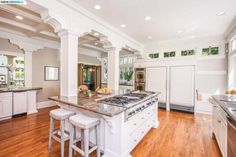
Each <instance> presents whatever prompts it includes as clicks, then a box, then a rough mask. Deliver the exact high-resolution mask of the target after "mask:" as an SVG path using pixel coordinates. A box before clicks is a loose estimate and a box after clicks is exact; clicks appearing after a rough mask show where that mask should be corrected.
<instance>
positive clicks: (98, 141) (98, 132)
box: [95, 124, 100, 157]
mask: <svg viewBox="0 0 236 157" xmlns="http://www.w3.org/2000/svg"><path fill="white" fill-rule="evenodd" d="M95 127H96V142H97V157H100V130H99V124H98V125H96V126H95Z"/></svg>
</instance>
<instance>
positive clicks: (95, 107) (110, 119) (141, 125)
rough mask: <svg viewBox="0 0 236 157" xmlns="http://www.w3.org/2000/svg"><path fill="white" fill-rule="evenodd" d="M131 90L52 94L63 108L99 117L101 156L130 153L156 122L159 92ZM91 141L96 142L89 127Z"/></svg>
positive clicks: (52, 98)
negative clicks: (73, 95) (63, 95)
mask: <svg viewBox="0 0 236 157" xmlns="http://www.w3.org/2000/svg"><path fill="white" fill-rule="evenodd" d="M159 94H160V93H154V92H140V91H133V92H131V93H126V94H123V95H115V96H114V95H112V96H104V95H96V94H95V95H93V96H92V97H91V98H88V97H85V96H83V95H79V96H78V97H61V96H58V97H51V98H49V99H50V100H53V101H56V102H57V103H58V105H59V106H60V107H62V108H65V109H69V110H72V111H75V112H77V113H79V114H86V115H87V116H91V117H96V118H99V119H100V120H101V126H100V133H101V135H100V137H101V149H102V151H103V157H131V155H130V152H131V151H132V149H133V148H134V147H135V146H136V145H137V144H138V143H139V141H140V140H141V139H142V138H143V137H144V136H145V134H147V132H148V131H149V130H150V129H151V128H157V127H158V125H159V122H158V117H157V112H158V111H157V110H158V98H157V97H158V95H159ZM91 134H92V136H90V142H91V143H95V132H94V130H92V131H91Z"/></svg>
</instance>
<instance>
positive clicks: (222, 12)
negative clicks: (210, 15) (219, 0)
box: [216, 11, 225, 16]
mask: <svg viewBox="0 0 236 157" xmlns="http://www.w3.org/2000/svg"><path fill="white" fill-rule="evenodd" d="M224 14H225V11H221V12H218V13H217V14H216V15H217V16H221V15H224Z"/></svg>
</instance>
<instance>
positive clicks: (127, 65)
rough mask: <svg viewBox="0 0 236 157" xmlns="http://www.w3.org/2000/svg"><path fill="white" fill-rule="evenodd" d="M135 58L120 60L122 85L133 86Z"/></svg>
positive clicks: (122, 58)
mask: <svg viewBox="0 0 236 157" xmlns="http://www.w3.org/2000/svg"><path fill="white" fill-rule="evenodd" d="M133 74H134V57H132V56H131V57H121V58H120V84H128V85H133Z"/></svg>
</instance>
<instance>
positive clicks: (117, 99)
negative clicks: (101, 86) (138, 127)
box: [98, 91, 158, 121]
mask: <svg viewBox="0 0 236 157" xmlns="http://www.w3.org/2000/svg"><path fill="white" fill-rule="evenodd" d="M157 101H158V97H157V95H156V94H155V92H146V91H132V92H130V93H127V94H124V95H120V96H114V97H109V98H105V99H101V100H99V101H98V102H100V103H104V104H109V105H115V106H120V107H124V108H127V110H126V111H125V120H126V121H127V120H129V118H130V117H132V116H134V115H135V114H137V113H139V112H141V111H143V110H144V109H146V108H147V107H149V106H150V105H153V104H154V103H156V102H157Z"/></svg>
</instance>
